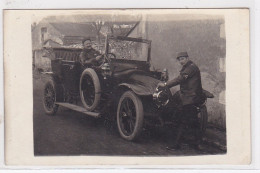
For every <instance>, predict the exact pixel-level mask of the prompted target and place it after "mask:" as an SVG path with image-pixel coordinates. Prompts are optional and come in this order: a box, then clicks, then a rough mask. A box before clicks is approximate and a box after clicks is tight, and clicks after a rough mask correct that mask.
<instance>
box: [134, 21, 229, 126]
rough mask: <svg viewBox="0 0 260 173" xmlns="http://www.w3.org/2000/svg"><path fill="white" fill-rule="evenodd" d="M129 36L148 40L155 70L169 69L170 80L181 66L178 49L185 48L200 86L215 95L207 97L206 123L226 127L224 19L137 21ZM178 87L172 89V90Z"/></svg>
mask: <svg viewBox="0 0 260 173" xmlns="http://www.w3.org/2000/svg"><path fill="white" fill-rule="evenodd" d="M138 27H139V28H137V29H136V31H134V32H133V33H132V34H131V35H130V36H132V37H142V38H147V39H150V40H152V51H151V57H152V64H153V66H154V67H155V69H160V70H162V69H163V68H167V69H168V70H169V77H170V79H173V78H174V77H176V76H177V75H178V74H179V70H180V69H181V66H180V65H179V64H178V62H177V60H176V58H175V57H176V55H177V53H178V52H181V51H187V52H188V54H189V56H190V59H191V60H192V61H194V62H195V64H197V65H198V66H199V68H200V70H201V76H202V85H203V88H204V89H206V90H208V91H210V92H212V93H213V94H214V96H215V98H213V99H208V103H207V107H208V113H209V122H210V123H213V124H214V125H216V126H219V127H221V128H225V127H226V121H225V120H226V113H225V88H226V87H225V76H226V73H225V57H226V45H225V44H226V43H225V24H224V20H222V19H219V20H192V21H188V20H185V21H171V22H160V21H156V22H152V21H146V22H141V23H140V25H139V26H138ZM177 90H179V86H176V87H174V88H172V92H175V91H177Z"/></svg>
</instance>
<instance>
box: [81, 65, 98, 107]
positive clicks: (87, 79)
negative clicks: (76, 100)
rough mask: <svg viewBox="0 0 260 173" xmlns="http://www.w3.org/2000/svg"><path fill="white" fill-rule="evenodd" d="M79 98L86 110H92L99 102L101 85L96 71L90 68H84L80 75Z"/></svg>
mask: <svg viewBox="0 0 260 173" xmlns="http://www.w3.org/2000/svg"><path fill="white" fill-rule="evenodd" d="M79 87H80V88H79V92H80V98H81V101H82V104H83V106H84V107H85V108H86V109H87V110H88V111H93V110H94V109H95V108H96V107H97V106H98V104H99V102H100V97H101V86H100V81H99V78H98V75H97V73H96V72H95V71H94V70H93V69H91V68H87V69H85V70H84V71H83V72H82V74H81V77H80V85H79Z"/></svg>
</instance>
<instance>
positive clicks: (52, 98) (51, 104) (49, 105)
mask: <svg viewBox="0 0 260 173" xmlns="http://www.w3.org/2000/svg"><path fill="white" fill-rule="evenodd" d="M55 102H56V90H55V85H54V81H53V80H49V81H48V82H46V84H45V86H44V90H43V107H44V110H45V113H46V114H49V115H54V114H55V113H56V112H57V110H58V105H56V104H55Z"/></svg>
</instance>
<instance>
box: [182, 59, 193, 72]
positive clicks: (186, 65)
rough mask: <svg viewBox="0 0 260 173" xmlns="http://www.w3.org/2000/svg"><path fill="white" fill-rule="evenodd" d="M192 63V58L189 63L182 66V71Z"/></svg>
mask: <svg viewBox="0 0 260 173" xmlns="http://www.w3.org/2000/svg"><path fill="white" fill-rule="evenodd" d="M190 64H192V61H191V60H188V61H187V63H186V64H184V65H183V66H182V69H181V71H183V70H184V69H185V68H186V67H188V66H189V65H190Z"/></svg>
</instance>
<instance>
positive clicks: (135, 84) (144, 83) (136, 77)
mask: <svg viewBox="0 0 260 173" xmlns="http://www.w3.org/2000/svg"><path fill="white" fill-rule="evenodd" d="M159 82H160V81H159V80H158V79H155V78H153V77H150V76H146V75H142V74H133V75H131V76H130V78H129V83H128V82H125V83H121V84H119V87H127V88H129V89H131V90H132V91H133V92H134V93H135V94H137V95H141V96H148V95H153V93H154V92H155V90H156V87H157V84H158V83H159Z"/></svg>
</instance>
